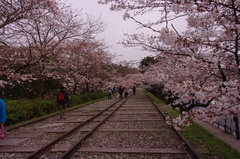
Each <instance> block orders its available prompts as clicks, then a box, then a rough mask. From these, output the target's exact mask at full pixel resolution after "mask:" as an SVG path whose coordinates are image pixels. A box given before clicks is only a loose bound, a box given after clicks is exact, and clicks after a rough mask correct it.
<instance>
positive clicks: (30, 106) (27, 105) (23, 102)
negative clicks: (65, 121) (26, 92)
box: [5, 92, 106, 125]
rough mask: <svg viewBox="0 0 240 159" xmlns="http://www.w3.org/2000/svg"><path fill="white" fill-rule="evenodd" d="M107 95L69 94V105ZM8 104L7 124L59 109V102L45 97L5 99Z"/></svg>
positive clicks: (103, 93) (97, 93)
mask: <svg viewBox="0 0 240 159" xmlns="http://www.w3.org/2000/svg"><path fill="white" fill-rule="evenodd" d="M105 96H106V93H105V92H96V93H91V94H90V95H81V96H77V95H71V96H69V103H68V107H72V106H76V105H80V104H84V103H87V102H89V101H92V100H96V99H99V98H103V97H105ZM5 102H6V106H7V122H6V125H11V124H15V123H18V122H23V121H26V120H30V119H32V118H35V117H40V116H44V115H46V114H50V113H54V112H56V111H58V110H59V107H58V106H57V102H56V101H54V100H44V99H33V100H27V99H19V100H5Z"/></svg>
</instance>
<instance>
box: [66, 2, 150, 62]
mask: <svg viewBox="0 0 240 159" xmlns="http://www.w3.org/2000/svg"><path fill="white" fill-rule="evenodd" d="M97 1H98V0H66V3H67V4H69V3H71V5H72V7H73V9H79V10H81V9H82V13H83V14H84V13H87V14H89V15H92V16H94V17H95V18H96V19H97V18H98V17H101V19H102V21H103V22H104V23H105V24H106V28H105V32H103V33H102V34H100V37H99V38H103V39H105V41H106V43H107V44H108V45H110V46H111V48H110V49H109V51H110V52H111V53H114V54H117V55H118V57H117V58H116V61H123V60H126V61H128V62H129V61H131V60H135V61H137V62H139V61H141V60H142V59H143V58H144V57H146V56H150V55H154V54H153V53H149V52H144V51H141V50H140V48H129V47H124V46H123V45H122V44H117V43H118V42H121V41H122V39H123V38H124V35H123V34H124V33H133V32H135V31H136V28H137V25H136V24H135V23H134V22H133V21H131V20H127V21H124V20H123V18H122V17H123V12H115V11H114V12H113V11H110V10H109V5H100V4H98V3H97Z"/></svg>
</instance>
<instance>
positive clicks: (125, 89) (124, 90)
mask: <svg viewBox="0 0 240 159" xmlns="http://www.w3.org/2000/svg"><path fill="white" fill-rule="evenodd" d="M123 92H124V97H125V98H127V96H128V89H127V88H126V87H124V88H123Z"/></svg>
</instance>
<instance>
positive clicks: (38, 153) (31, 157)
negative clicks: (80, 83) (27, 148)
mask: <svg viewBox="0 0 240 159" xmlns="http://www.w3.org/2000/svg"><path fill="white" fill-rule="evenodd" d="M120 101H122V99H120V100H118V101H116V102H115V103H113V104H111V105H110V106H109V107H107V108H105V109H104V110H102V111H101V112H99V113H97V114H96V115H95V116H93V117H91V118H89V119H87V120H86V121H84V122H82V123H81V124H79V125H78V126H76V127H74V128H73V129H71V130H70V131H68V132H66V133H64V134H63V135H61V136H59V137H58V138H57V139H55V140H54V141H52V142H51V143H49V144H47V145H45V146H44V147H42V148H40V149H39V150H37V151H36V152H34V153H32V154H31V155H29V156H28V157H27V158H26V159H36V158H39V157H40V156H41V155H42V154H44V153H46V152H47V151H48V150H49V149H51V148H52V147H53V146H54V145H55V144H57V143H58V142H59V141H60V140H62V139H64V138H66V137H68V136H70V135H71V134H72V133H74V132H76V131H77V130H78V129H80V128H81V127H82V126H83V125H85V124H86V123H88V122H90V121H92V120H93V119H95V118H96V117H98V116H100V115H101V114H102V113H104V112H105V111H107V110H108V109H110V108H112V107H113V106H115V105H116V104H117V103H119V102H120Z"/></svg>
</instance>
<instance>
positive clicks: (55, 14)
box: [0, 0, 109, 96]
mask: <svg viewBox="0 0 240 159" xmlns="http://www.w3.org/2000/svg"><path fill="white" fill-rule="evenodd" d="M27 2H28V1H27ZM27 2H26V4H25V1H24V2H22V1H20V0H18V1H17V0H16V1H3V3H1V5H4V4H5V3H6V4H8V5H9V6H3V7H5V8H6V9H5V10H6V11H9V15H5V14H4V13H2V14H1V15H2V17H1V19H2V28H0V29H2V34H1V35H0V41H1V43H2V44H3V45H1V48H0V49H1V53H0V61H1V62H0V64H1V66H2V67H1V69H0V73H1V75H0V86H1V87H4V86H6V85H10V86H13V87H15V86H17V87H21V88H22V89H24V90H25V91H28V92H29V93H31V94H32V95H33V96H39V95H40V96H41V95H43V94H44V93H45V92H43V91H44V84H45V81H46V80H48V79H59V78H60V77H63V75H62V74H59V73H62V72H57V71H56V69H57V68H58V66H59V65H60V64H61V63H60V62H62V61H63V60H66V62H62V63H65V64H70V63H71V60H72V61H73V60H74V58H75V57H76V56H73V57H71V56H72V53H71V52H69V51H71V50H69V49H68V48H66V47H67V46H70V45H66V46H65V48H64V47H63V46H64V45H65V44H66V43H65V41H71V40H72V41H73V43H74V44H75V46H74V47H76V48H78V49H79V45H76V44H77V43H76V42H74V39H79V41H82V42H81V44H83V43H85V44H88V45H87V46H86V47H89V48H86V47H85V49H92V48H93V50H94V49H95V50H94V51H92V52H91V51H89V56H88V57H87V56H86V57H87V58H85V60H86V59H88V60H90V59H93V61H95V62H96V61H97V60H96V59H97V58H99V55H100V54H102V62H104V59H106V61H109V58H108V56H107V55H106V54H107V53H106V52H104V48H103V47H104V45H103V44H100V43H99V42H96V40H94V38H95V36H97V35H98V34H99V33H100V32H102V31H103V30H104V23H103V22H102V21H101V19H94V18H92V17H91V16H84V17H83V16H82V15H81V14H80V13H77V12H73V11H72V10H71V8H70V7H69V6H65V5H64V4H61V3H57V2H56V1H47V0H45V1H43V0H42V1H36V2H35V1H31V3H30V4H28V3H27ZM33 2H35V3H33ZM27 4H28V5H27ZM34 5H36V6H34ZM8 7H12V9H13V10H16V15H15V16H13V15H11V14H13V13H15V12H14V11H11V10H10V9H9V8H8ZM25 8H27V9H25ZM18 9H19V10H23V11H22V12H21V13H19V14H17V10H18ZM5 16H6V17H5ZM11 16H13V18H12V19H13V20H11V21H8V20H9V18H10V17H11ZM14 17H15V18H14ZM16 17H18V18H16ZM84 41H85V42H84ZM69 43H70V42H69ZM91 47H92V48H91ZM101 47H102V48H101ZM79 50H80V49H79ZM86 52H87V51H86ZM90 54H91V58H90ZM97 54H98V55H97ZM104 55H106V57H105V58H103V56H104ZM94 56H96V59H94V58H95V57H94ZM60 57H65V58H63V59H61V58H60ZM83 61H84V60H82V61H81V62H83ZM93 61H89V63H88V64H86V62H85V61H84V62H85V65H86V66H85V67H89V68H88V69H89V70H88V71H89V72H90V69H91V67H93V65H94V63H93ZM84 62H83V63H84ZM99 62H100V60H99ZM66 66H67V65H66ZM97 66H98V65H97ZM98 67H99V66H98ZM71 68H73V65H72V66H71ZM94 69H97V68H93V69H92V70H94ZM84 70H85V69H84ZM65 71H67V70H65ZM85 71H86V72H87V70H85ZM97 71H98V70H97ZM92 72H93V71H92ZM65 73H69V74H67V75H66V74H65V75H66V77H68V76H71V75H70V72H65ZM71 73H72V72H71ZM74 74H75V73H74ZM72 76H73V75H72ZM89 76H90V77H89V78H91V79H93V78H92V77H91V75H89ZM85 77H86V76H85ZM86 78H88V77H86ZM99 80H100V79H99ZM95 82H96V83H97V81H95Z"/></svg>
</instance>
